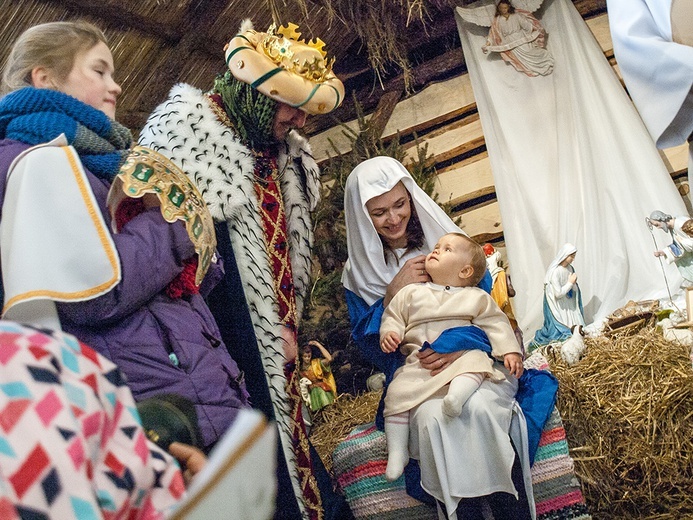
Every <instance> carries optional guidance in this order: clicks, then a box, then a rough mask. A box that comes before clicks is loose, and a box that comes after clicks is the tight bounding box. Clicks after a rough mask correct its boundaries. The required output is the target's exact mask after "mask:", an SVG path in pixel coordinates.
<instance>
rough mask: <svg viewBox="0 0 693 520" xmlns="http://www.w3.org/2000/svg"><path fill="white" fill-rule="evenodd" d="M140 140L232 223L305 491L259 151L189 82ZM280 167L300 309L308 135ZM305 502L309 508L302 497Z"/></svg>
mask: <svg viewBox="0 0 693 520" xmlns="http://www.w3.org/2000/svg"><path fill="white" fill-rule="evenodd" d="M139 144H141V145H142V146H147V147H149V148H152V149H154V150H156V151H158V152H159V153H161V154H163V155H165V156H167V157H168V158H170V159H171V160H172V161H173V162H174V163H175V164H177V165H178V166H179V167H181V168H182V170H183V171H184V172H185V173H186V174H187V175H188V177H190V178H191V179H192V180H193V181H194V182H195V184H196V185H197V187H198V188H199V190H200V192H201V193H202V196H203V197H204V199H205V201H206V202H207V206H208V207H209V210H210V212H211V214H212V217H213V218H214V220H215V221H217V222H225V223H226V227H227V229H228V231H229V234H230V239H231V244H232V246H233V250H234V254H235V256H236V261H237V263H238V270H239V272H240V275H241V279H242V281H243V286H244V290H245V295H246V300H247V303H248V308H249V309H250V311H251V312H250V314H251V317H252V321H253V327H254V329H255V335H256V337H257V343H258V348H259V349H260V354H261V358H262V363H263V366H264V369H265V375H266V377H267V383H268V385H269V388H270V395H271V398H272V404H273V407H274V411H275V416H276V418H277V421H278V423H279V430H280V436H281V438H282V446H283V447H284V452H285V456H286V459H287V464H288V467H289V471H290V473H291V475H292V482H293V487H294V491H295V492H296V496H298V497H300V496H302V494H301V492H300V487H299V485H298V471H297V469H296V459H295V455H294V453H293V451H292V449H291V446H292V442H291V426H290V420H289V415H290V405H289V400H288V397H287V393H286V385H287V381H286V378H285V376H284V370H283V365H284V353H283V347H282V340H281V339H280V338H281V329H282V325H281V323H280V322H279V317H278V304H277V299H276V295H275V292H274V288H273V285H272V279H273V276H272V269H271V267H270V261H269V257H268V254H267V245H266V243H265V237H264V233H263V229H262V222H261V217H260V209H259V203H258V199H257V196H256V193H255V188H254V176H253V172H254V170H255V160H254V157H253V154H252V153H251V151H250V150H249V149H248V148H247V147H246V146H245V145H243V144H242V143H241V141H240V138H239V137H238V136H237V135H236V134H235V132H234V130H233V129H231V128H229V127H227V126H225V125H223V124H222V123H220V122H219V120H218V118H217V116H216V115H215V113H214V112H213V111H212V109H211V106H210V104H209V101H208V99H207V98H206V97H205V96H204V95H203V92H202V91H200V90H198V89H196V88H194V87H192V86H190V85H186V84H182V83H181V84H178V85H176V86H174V87H173V89H172V90H171V92H170V93H169V97H168V99H167V100H166V101H165V102H164V103H162V104H161V105H159V106H158V107H157V108H156V110H155V111H154V112H153V113H152V115H151V116H150V117H149V119H148V121H147V123H146V125H145V127H144V129H143V130H142V132H141V134H140V138H139ZM278 168H279V172H280V186H281V192H282V196H283V200H284V207H285V211H286V220H287V234H288V239H289V247H290V250H289V256H290V260H291V267H292V271H293V277H294V286H295V288H296V304H297V308H298V315H299V316H300V314H301V310H302V308H303V298H304V296H305V295H306V293H307V291H308V289H309V287H310V281H311V256H310V251H311V246H312V243H313V230H312V223H311V217H310V212H311V211H312V210H313V209H314V208H315V205H316V204H317V202H318V198H319V193H320V192H319V187H320V184H319V183H320V178H319V177H320V172H319V169H318V166H317V164H316V162H315V160H314V159H313V157H312V155H311V151H310V148H309V145H308V142H307V140H306V139H304V138H303V137H302V136H300V135H299V134H298V133H297V132H293V131H292V132H290V133H289V135H288V137H287V139H286V141H285V142H284V143H283V145H282V149H281V151H280V155H279V160H278ZM299 505H300V507H301V509H302V512H303V513H304V515H305V507H304V506H303V504H302V501H301V500H299Z"/></svg>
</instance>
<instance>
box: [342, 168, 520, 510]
mask: <svg viewBox="0 0 693 520" xmlns="http://www.w3.org/2000/svg"><path fill="white" fill-rule="evenodd" d="M344 210H345V220H346V231H347V248H348V252H349V259H348V261H347V263H346V265H345V268H344V272H343V274H342V283H343V284H344V287H345V288H346V299H347V305H348V307H349V315H350V318H351V324H352V337H353V338H354V341H355V342H356V344H357V345H358V346H359V348H360V350H361V353H362V354H363V356H364V357H365V358H366V359H367V360H369V361H371V362H372V363H373V364H375V365H376V366H377V367H378V368H380V369H381V370H382V371H383V372H384V373H385V376H386V383H385V384H386V386H385V392H386V391H387V385H388V384H389V383H390V381H391V380H392V377H393V375H394V373H395V371H396V370H397V368H399V367H400V366H401V364H402V362H403V361H404V358H403V357H401V356H397V355H395V354H384V353H383V352H382V351H381V350H380V346H379V328H380V321H381V318H382V313H383V310H384V308H385V306H387V304H388V303H389V302H390V300H391V299H392V297H393V296H394V295H395V294H396V293H397V291H399V289H401V288H402V287H404V286H406V285H408V284H411V283H421V282H428V281H430V280H429V278H428V275H427V274H426V271H425V270H424V259H425V253H428V252H430V251H431V250H432V249H433V246H434V245H435V244H436V242H437V241H438V239H439V238H440V237H441V236H442V235H444V234H446V233H449V232H457V233H459V232H460V229H459V228H458V227H457V226H456V225H455V223H454V222H453V221H452V220H451V219H450V217H448V216H447V215H446V214H445V212H444V211H443V210H442V209H441V208H440V207H439V206H438V205H437V204H436V203H435V202H434V201H433V200H432V199H431V198H430V197H429V196H428V195H426V193H424V191H423V190H421V188H419V187H418V186H417V185H416V183H415V182H414V179H412V177H411V175H410V174H409V172H408V171H407V170H406V168H404V166H402V164H401V163H400V162H399V161H397V160H395V159H393V158H390V157H374V158H372V159H369V160H367V161H364V162H363V163H361V164H360V165H358V166H357V167H356V168H355V169H354V170H353V171H352V172H351V174H350V175H349V177H348V179H347V182H346V186H345V194H344ZM490 282H491V278H490V275H489V274H488V273H487V274H486V276H485V277H484V279H483V280H482V282H481V283H480V284H479V285H480V286H481V287H482V288H483V289H485V290H486V291H490V288H491V283H490ZM465 330H466V332H467V333H468V340H469V341H470V342H486V343H488V338H487V337H486V335H485V334H484V333H483V332H482V331H481V330H480V329H478V328H477V327H474V326H470V327H468V328H466V329H465ZM459 355H460V352H450V353H447V354H441V353H437V352H435V351H432V350H431V349H427V350H425V351H424V352H422V353H421V354H420V362H421V365H422V366H423V367H424V368H427V369H429V370H431V371H432V375H435V374H436V373H438V372H439V371H440V370H442V369H444V368H445V367H446V366H447V365H448V364H449V363H450V362H451V361H453V360H454V359H456V358H457V357H458V356H459ZM496 366H497V367H498V368H499V369H501V370H504V367H502V366H501V365H499V364H496ZM517 384H518V383H517V379H515V378H512V377H508V378H507V381H506V382H503V383H501V384H494V383H487V382H484V383H482V385H481V387H480V388H479V389H478V390H477V391H476V392H475V393H474V394H473V395H472V397H470V399H469V401H467V403H468V404H467V405H465V406H468V408H465V410H463V412H462V414H461V415H460V416H459V417H456V418H450V417H446V416H444V415H443V412H442V408H441V402H442V398H443V397H444V392H443V393H442V394H441V396H440V397H439V398H434V399H431V400H429V401H427V402H425V403H423V404H421V405H420V406H419V407H417V408H415V409H414V410H413V411H412V413H411V415H410V437H409V451H410V454H411V456H412V458H414V459H417V460H418V461H419V466H420V477H419V475H418V471H417V469H418V468H416V466H415V465H412V464H409V466H407V469H405V478H406V479H407V481H408V486H407V489H408V490H410V493H412V491H411V489H412V486H411V485H412V484H414V487H418V486H417V485H416V484H418V481H419V479H420V484H421V487H422V488H423V489H424V490H425V491H426V492H428V493H429V494H430V495H432V496H433V497H434V498H435V499H436V500H437V503H438V506H439V507H440V508H441V510H444V511H445V516H446V517H448V518H455V514H456V513H459V514H462V515H463V516H464V517H465V518H482V516H481V503H482V502H481V501H482V497H485V498H486V500H488V502H489V504H490V506H491V508H492V509H493V510H495V512H496V515H500V516H496V517H497V518H524V517H526V516H527V515H529V511H525V512H524V513H519V514H516V513H517V511H516V510H517V509H518V506H520V508H522V506H524V505H525V501H524V499H523V500H520V501H519V503H518V490H519V491H520V493H524V490H523V489H521V488H522V487H523V485H524V484H525V482H522V480H523V479H522V478H516V480H518V481H519V482H518V487H517V489H516V485H515V484H514V483H513V480H512V479H511V478H510V475H511V469H512V467H513V465H514V462H515V460H516V457H515V453H514V450H513V446H512V444H511V442H510V437H509V436H508V434H509V431H510V423H511V419H512V416H513V413H518V415H519V416H522V414H521V412H519V411H518V410H519V408H518V406H517V404H516V402H515V393H516V391H517ZM385 392H384V393H383V397H384V395H385ZM522 420H524V419H522ZM376 424H377V425H378V427H379V428H380V429H382V427H383V421H382V401H381V407H380V409H379V410H378V415H377V417H376ZM518 449H519V447H518ZM412 494H413V495H414V496H416V498H420V499H424V500H425V495H424V494H423V493H419V494H416V493H412ZM523 498H524V497H523ZM511 511H512V512H511ZM525 513H526V514H525Z"/></svg>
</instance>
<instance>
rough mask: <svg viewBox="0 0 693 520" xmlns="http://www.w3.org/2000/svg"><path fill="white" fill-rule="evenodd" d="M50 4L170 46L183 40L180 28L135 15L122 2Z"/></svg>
mask: <svg viewBox="0 0 693 520" xmlns="http://www.w3.org/2000/svg"><path fill="white" fill-rule="evenodd" d="M49 3H51V4H56V3H57V4H59V5H61V6H63V7H64V8H65V9H67V10H68V11H70V12H73V13H75V14H79V15H88V16H93V17H94V18H97V19H99V20H101V21H102V22H103V24H104V25H106V26H110V27H117V28H126V29H135V30H137V31H140V32H141V33H144V34H149V35H152V36H156V37H157V38H160V39H162V40H164V41H165V42H166V43H168V44H170V45H175V44H176V43H178V41H179V40H180V39H181V36H180V34H181V33H180V31H179V30H178V29H179V28H178V27H171V26H168V25H165V24H162V23H159V22H157V21H156V20H155V19H153V18H149V17H146V16H142V15H139V14H137V13H134V12H132V11H130V10H128V8H127V6H126V5H125V4H123V3H122V2H109V1H103V0H102V1H101V2H94V0H54V1H52V2H49Z"/></svg>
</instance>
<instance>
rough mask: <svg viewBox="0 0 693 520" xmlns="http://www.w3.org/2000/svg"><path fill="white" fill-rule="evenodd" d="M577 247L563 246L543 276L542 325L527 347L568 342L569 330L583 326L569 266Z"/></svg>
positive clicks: (573, 271) (578, 299) (577, 287)
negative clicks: (554, 342)
mask: <svg viewBox="0 0 693 520" xmlns="http://www.w3.org/2000/svg"><path fill="white" fill-rule="evenodd" d="M576 254H577V248H576V247H575V246H574V245H573V244H564V245H563V246H562V247H561V249H560V251H558V254H557V255H556V257H555V258H554V259H553V261H552V262H551V264H549V268H548V269H547V270H546V276H545V277H544V326H543V327H542V328H541V329H540V330H538V331H537V333H536V334H535V335H534V340H532V343H531V345H530V348H532V347H537V346H540V345H547V344H549V343H551V342H552V341H562V340H565V339H568V338H569V337H570V335H571V333H572V328H573V327H574V326H576V325H582V326H584V325H585V318H584V314H583V310H582V296H581V295H580V287H579V286H578V284H577V274H576V273H575V269H574V268H573V266H572V265H571V264H572V263H573V260H575V255H576Z"/></svg>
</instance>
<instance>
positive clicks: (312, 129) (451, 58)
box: [305, 48, 467, 135]
mask: <svg viewBox="0 0 693 520" xmlns="http://www.w3.org/2000/svg"><path fill="white" fill-rule="evenodd" d="M466 70H467V66H466V65H465V63H464V54H463V53H462V49H461V48H458V49H453V50H451V51H448V52H446V53H445V54H442V55H440V56H438V57H436V58H434V59H432V60H430V61H427V62H426V63H423V64H421V65H419V66H418V67H415V68H414V69H413V71H412V78H413V85H412V86H413V88H414V89H421V88H422V87H424V86H426V85H427V84H428V83H430V82H431V81H435V80H436V79H444V78H447V77H450V76H452V75H455V76H456V75H459V74H462V73H463V72H465V71H466ZM400 89H402V90H403V89H404V76H402V75H400V76H397V77H396V78H393V79H392V80H390V81H388V82H386V83H385V92H387V91H394V90H400ZM383 92H384V91H383V90H381V89H379V88H378V89H370V90H369V91H365V90H361V91H359V92H357V94H356V99H357V101H358V103H359V104H360V105H361V107H362V109H363V111H364V112H371V111H372V110H373V109H374V107H376V106H377V104H378V101H379V100H380V97H381V96H382V95H383ZM334 117H336V118H337V119H338V120H340V121H349V120H351V119H354V118H355V117H356V107H355V106H354V104H353V103H344V104H342V106H341V107H339V108H338V109H337V110H335V112H334ZM332 125H333V123H332V122H331V121H330V119H329V118H324V117H319V118H311V119H310V120H309V121H308V123H307V124H306V128H305V131H306V133H307V134H308V135H313V134H316V133H318V132H321V131H322V130H325V129H327V128H329V127H330V126H332Z"/></svg>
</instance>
